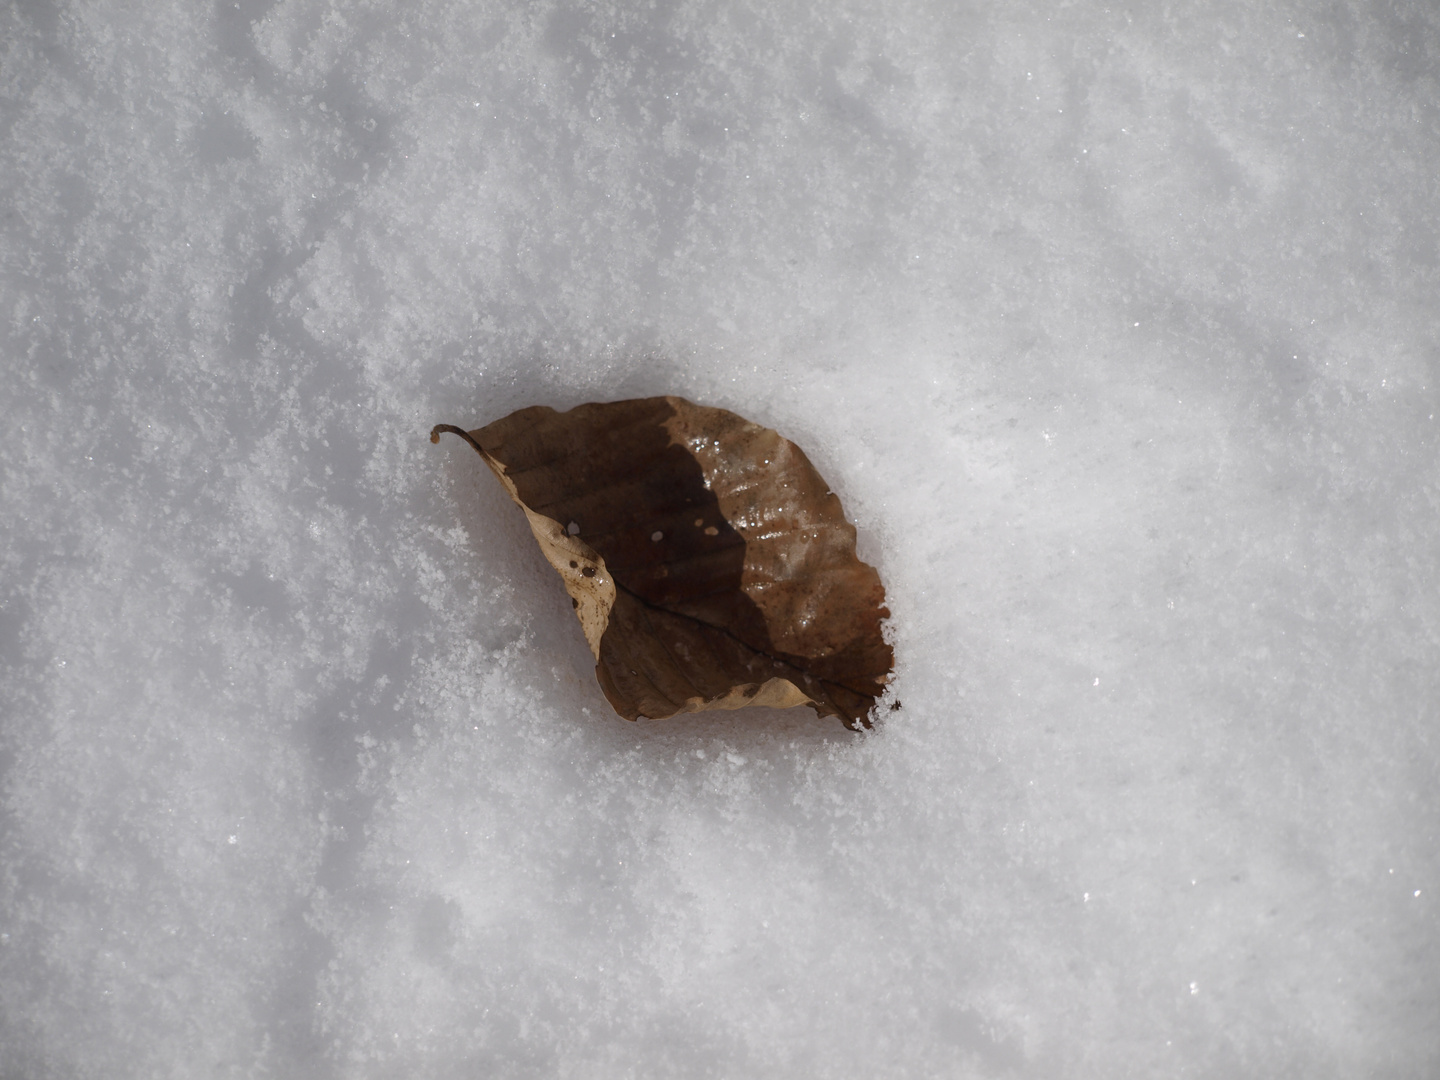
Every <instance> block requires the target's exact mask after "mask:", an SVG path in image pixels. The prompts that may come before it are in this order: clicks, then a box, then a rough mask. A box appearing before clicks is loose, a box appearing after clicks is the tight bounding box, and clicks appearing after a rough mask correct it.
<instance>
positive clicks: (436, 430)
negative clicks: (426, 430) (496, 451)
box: [430, 424, 485, 455]
mask: <svg viewBox="0 0 1440 1080" xmlns="http://www.w3.org/2000/svg"><path fill="white" fill-rule="evenodd" d="M442 431H448V432H450V434H451V435H459V436H460V437H461V438H462V439H464V440H465V441H466V442H468V443H469V444H470V445H471V446H473V447H474V448H475V452H476V453H477V454H482V455H483V454H484V453H485V448H484V447H482V446H481V445H480V444H479V443H478V442H476V441H475V439H474V437H473V436H472V435H471V434H470V433H469V432H468V431H466V430H465V429H464V428H458V427H456V426H455V425H454V424H436V425H435V426H434V427H433V428H431V429H430V441H431V442H433V443H438V442H439V441H440V433H441V432H442Z"/></svg>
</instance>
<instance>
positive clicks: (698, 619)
mask: <svg viewBox="0 0 1440 1080" xmlns="http://www.w3.org/2000/svg"><path fill="white" fill-rule="evenodd" d="M444 431H448V432H453V433H454V434H456V435H460V436H461V437H463V438H464V439H466V440H467V441H468V442H469V443H470V444H471V445H472V446H473V447H474V448H475V449H476V451H478V452H479V454H480V456H481V458H483V459H484V461H485V464H487V465H488V466H490V468H491V470H492V471H493V472H494V473H495V475H496V476H497V477H499V479H500V482H501V483H502V484H504V485H505V489H506V490H507V491H508V492H509V493H510V497H511V498H512V499H514V500H515V502H516V503H518V504H519V506H520V508H521V509H522V510H524V511H525V516H526V517H527V518H528V519H529V522H530V528H531V531H532V532H534V534H535V539H536V540H538V541H539V543H540V549H541V551H542V552H544V554H545V558H546V559H547V560H548V561H549V562H550V565H552V566H553V567H555V569H556V570H557V571H559V573H560V577H561V579H562V580H563V581H564V582H565V588H566V591H567V592H569V594H570V597H571V602H572V603H573V605H574V607H575V611H576V614H577V615H578V616H579V618H580V626H581V628H582V629H583V630H584V632H585V639H586V640H587V641H588V642H589V643H590V650H591V651H592V652H593V653H594V654H595V659H596V665H595V673H596V675H597V676H598V678H599V680H600V686H601V688H602V689H603V690H604V692H605V696H606V697H607V698H608V699H609V700H610V704H611V705H613V706H614V707H615V711H616V712H618V713H619V714H620V715H621V716H624V717H626V718H627V719H630V720H634V719H636V718H638V717H641V716H647V717H651V718H661V717H666V716H673V715H675V714H676V713H682V712H696V711H700V710H703V709H737V708H741V707H742V706H746V705H770V706H776V707H781V708H784V707H788V706H791V705H806V704H808V705H811V706H813V707H814V709H815V711H816V712H817V713H819V714H820V715H821V716H839V717H840V718H841V719H842V720H844V722H845V724H846V726H847V727H857V726H860V725H864V726H867V727H868V726H869V724H870V721H869V719H868V717H869V713H870V710H871V708H872V707H873V706H874V704H875V699H876V697H877V696H878V695H879V694H880V692H881V690H882V688H883V687H884V684H885V682H886V680H887V679H888V677H889V675H890V669H891V666H892V662H893V654H892V652H891V649H890V646H889V645H887V644H886V643H885V639H884V637H883V636H882V634H881V628H880V623H881V620H882V619H884V618H886V617H887V616H888V615H889V611H888V610H887V609H886V607H885V588H884V586H883V585H882V584H881V583H880V576H879V574H877V573H876V572H875V568H874V567H872V566H869V565H867V564H865V563H863V562H861V561H860V560H859V559H858V558H857V557H856V555H855V528H854V526H852V525H851V524H850V523H849V522H848V521H846V520H845V514H844V511H843V510H842V509H841V508H840V500H839V499H838V498H837V497H836V496H835V495H834V493H833V492H831V491H830V489H829V486H828V485H827V484H826V483H825V481H824V480H823V479H821V477H820V474H819V473H817V472H816V471H815V467H814V466H813V465H811V464H810V461H809V459H807V458H806V457H805V454H804V453H803V452H802V451H801V450H800V448H799V447H797V446H796V445H795V444H794V443H792V442H790V441H788V440H787V439H784V438H781V437H780V436H779V435H778V434H776V433H775V432H774V431H771V430H770V429H769V428H763V427H761V426H759V425H758V424H752V423H750V422H749V421H748V420H745V419H743V418H741V417H739V416H736V415H735V414H734V413H732V412H726V411H725V410H724V409H712V408H707V407H705V406H703V405H695V404H692V403H691V402H689V401H686V400H684V399H683V398H678V397H657V398H641V399H637V400H633V401H612V402H606V403H602V404H591V405H581V406H579V407H577V408H574V409H571V410H570V411H569V412H565V413H558V412H556V411H555V410H554V409H549V408H546V407H544V406H533V407H531V408H528V409H521V410H520V411H519V412H515V413H511V414H510V415H509V416H507V417H505V418H504V419H503V420H497V421H496V422H495V423H493V424H490V425H488V426H486V427H483V428H479V429H478V430H475V431H469V432H467V431H464V430H462V429H461V428H457V427H454V426H453V425H450V424H441V425H439V426H437V427H436V428H435V430H434V431H432V432H431V433H430V439H431V441H432V442H439V440H440V433H441V432H444Z"/></svg>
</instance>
